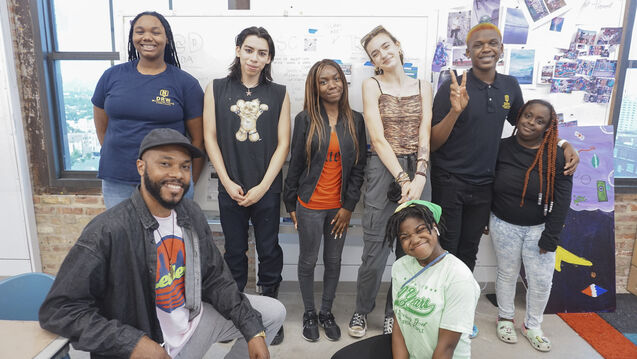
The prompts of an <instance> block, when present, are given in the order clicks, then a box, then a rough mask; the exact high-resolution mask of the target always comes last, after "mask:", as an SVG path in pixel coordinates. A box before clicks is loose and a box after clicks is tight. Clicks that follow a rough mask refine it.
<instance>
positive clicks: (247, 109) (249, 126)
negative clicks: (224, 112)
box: [230, 98, 268, 142]
mask: <svg viewBox="0 0 637 359" xmlns="http://www.w3.org/2000/svg"><path fill="white" fill-rule="evenodd" d="M267 110H268V105H267V104H264V103H261V101H260V100H259V99H258V98H256V99H254V100H252V101H245V100H238V101H237V103H236V104H235V105H232V106H230V111H232V112H234V113H236V114H237V115H239V119H240V120H241V125H240V127H239V130H238V131H237V133H236V134H235V137H236V138H237V140H238V141H240V142H243V141H245V140H246V139H248V138H249V139H250V142H257V141H259V140H260V139H261V136H259V132H258V131H257V120H258V119H259V116H261V114H262V113H263V112H264V111H267Z"/></svg>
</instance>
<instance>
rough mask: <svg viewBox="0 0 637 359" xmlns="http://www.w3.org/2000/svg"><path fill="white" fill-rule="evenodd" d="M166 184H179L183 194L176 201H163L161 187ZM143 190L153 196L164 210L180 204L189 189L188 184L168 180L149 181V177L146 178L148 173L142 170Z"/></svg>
mask: <svg viewBox="0 0 637 359" xmlns="http://www.w3.org/2000/svg"><path fill="white" fill-rule="evenodd" d="M166 182H173V183H174V182H179V184H180V185H181V186H182V188H183V194H182V195H181V197H180V198H179V199H178V200H171V201H166V200H165V199H163V198H162V197H161V186H162V185H163V184H164V183H166ZM144 188H146V191H148V193H150V195H151V196H153V198H154V199H156V200H157V202H159V204H160V205H161V206H162V207H164V208H166V209H173V208H175V207H177V205H178V204H179V202H181V200H182V199H183V198H184V196H185V195H186V192H188V189H189V188H190V183H182V182H181V181H170V180H164V181H160V182H155V181H153V180H151V179H150V177H149V176H148V171H147V170H144Z"/></svg>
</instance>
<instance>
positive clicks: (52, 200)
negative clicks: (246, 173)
mask: <svg viewBox="0 0 637 359" xmlns="http://www.w3.org/2000/svg"><path fill="white" fill-rule="evenodd" d="M116 1H117V0H116ZM503 1H504V0H503ZM117 2H119V1H117ZM148 3H149V6H150V5H151V4H152V3H151V2H148ZM185 3H191V2H185ZM206 3H208V4H209V5H208V6H209V8H203V9H202V8H201V7H197V8H194V7H193V8H187V6H188V5H187V4H186V5H183V7H182V8H181V9H179V7H178V6H179V2H178V1H175V4H176V6H177V7H176V10H177V11H183V12H184V13H185V14H187V13H189V12H190V13H192V12H194V11H198V14H214V15H219V14H224V13H226V12H227V10H224V9H222V8H220V6H221V5H219V4H222V5H223V6H225V2H206ZM360 3H361V2H355V1H352V2H342V1H339V2H337V1H333V0H326V1H322V2H320V4H318V3H317V2H309V1H308V2H305V3H304V4H300V5H299V4H298V2H296V1H280V0H271V1H266V0H264V1H259V0H253V1H252V6H253V10H250V11H249V12H248V13H246V14H249V13H257V14H259V15H281V14H282V13H283V12H287V13H288V14H289V15H295V14H298V15H309V14H312V15H330V14H334V13H335V12H337V13H338V14H339V15H359V16H362V15H366V16H375V15H380V14H379V12H380V11H381V10H382V15H383V16H396V15H398V16H400V15H401V14H405V13H409V14H412V15H426V14H428V13H429V12H430V11H432V10H431V9H423V8H422V5H420V4H417V3H416V2H406V1H402V2H397V3H398V4H399V5H401V6H396V7H395V8H394V9H392V10H391V11H389V12H387V11H385V9H384V8H382V7H381V6H380V4H384V3H386V2H384V1H382V2H381V1H366V2H365V4H366V5H365V6H360ZM468 3H469V2H468V1H455V2H452V4H451V5H450V6H454V5H462V6H464V5H467V4H468ZM7 4H8V7H9V16H10V21H11V24H10V25H11V26H10V27H11V32H12V34H11V35H12V39H13V45H14V53H15V68H16V73H17V77H18V92H19V97H20V105H21V113H22V121H23V125H24V126H23V127H24V140H25V142H26V147H27V158H28V159H29V169H30V175H31V181H32V190H33V193H34V195H33V205H34V208H35V220H36V225H37V235H38V240H39V246H40V253H41V259H42V269H43V271H45V272H47V273H52V274H55V273H56V272H57V270H58V268H59V265H60V263H61V261H62V260H63V258H64V256H65V255H66V253H67V252H68V250H69V249H70V247H71V246H72V244H73V243H74V242H75V240H76V238H77V237H78V236H79V234H80V232H81V230H82V228H83V227H84V225H85V224H86V223H87V222H88V221H89V220H90V219H91V218H92V217H94V216H95V215H96V214H98V213H100V212H101V211H103V201H102V198H101V194H100V193H99V190H83V191H78V192H68V191H66V190H65V189H60V188H53V187H51V186H50V185H49V183H48V164H47V157H46V145H45V142H44V133H45V131H46V130H45V125H44V124H45V121H47V119H46V118H45V117H44V116H43V114H42V111H41V107H40V106H41V102H42V101H43V100H44V98H45V94H44V93H41V92H40V89H39V84H40V83H41V82H42V79H40V78H39V77H38V76H39V74H38V73H37V71H36V70H35V65H36V63H37V62H38V60H39V58H40V57H41V54H39V53H38V52H37V49H36V48H35V47H34V43H33V39H34V37H35V36H37V31H38V30H37V28H34V26H33V23H34V19H32V18H31V14H30V12H29V4H28V3H27V2H25V1H20V0H7ZM160 10H161V9H160ZM445 11H446V10H445ZM127 15H130V14H127ZM441 26H444V25H441ZM527 96H528V95H527ZM0 121H6V119H0ZM600 121H601V122H605V121H606V119H605V118H602V119H600ZM615 231H616V278H617V291H618V292H625V286H626V282H627V276H628V270H629V265H630V258H631V256H632V248H633V244H634V242H635V234H636V232H637V194H616V196H615ZM215 240H216V242H217V243H218V244H220V243H222V241H223V239H222V237H221V236H220V234H217V235H216V237H215ZM252 257H253V255H252V256H251V258H252ZM251 266H253V264H251ZM251 273H253V271H251ZM253 280H254V279H253V278H252V281H253ZM252 283H253V282H252Z"/></svg>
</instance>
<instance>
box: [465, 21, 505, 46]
mask: <svg viewBox="0 0 637 359" xmlns="http://www.w3.org/2000/svg"><path fill="white" fill-rule="evenodd" d="M481 30H495V31H496V32H497V33H498V36H500V40H502V33H501V32H500V29H498V27H497V26H495V25H493V24H492V23H490V22H481V23H479V24H478V25H476V26H474V27H472V28H471V30H469V33H468V34H467V39H466V43H467V46H469V39H470V38H471V35H473V34H474V33H476V32H478V31H481Z"/></svg>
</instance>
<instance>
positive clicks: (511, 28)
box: [502, 8, 529, 45]
mask: <svg viewBox="0 0 637 359" xmlns="http://www.w3.org/2000/svg"><path fill="white" fill-rule="evenodd" d="M528 36H529V24H528V22H527V21H526V18H525V17H524V13H523V12H522V10H520V9H515V8H507V9H506V15H505V17H504V33H503V34H502V43H504V44H517V45H524V44H526V39H527V37H528Z"/></svg>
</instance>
